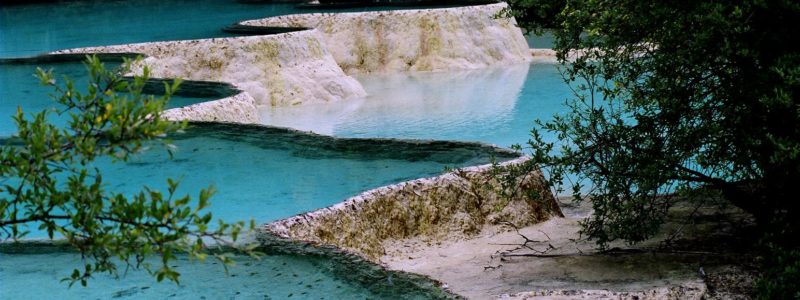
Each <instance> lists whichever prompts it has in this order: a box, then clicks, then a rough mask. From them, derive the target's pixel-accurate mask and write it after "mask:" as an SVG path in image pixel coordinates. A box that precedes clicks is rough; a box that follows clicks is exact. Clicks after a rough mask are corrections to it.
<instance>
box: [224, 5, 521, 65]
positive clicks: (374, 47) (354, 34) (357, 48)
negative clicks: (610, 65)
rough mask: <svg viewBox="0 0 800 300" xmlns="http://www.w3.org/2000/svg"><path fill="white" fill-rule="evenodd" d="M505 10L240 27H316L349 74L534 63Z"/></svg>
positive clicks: (309, 18)
mask: <svg viewBox="0 0 800 300" xmlns="http://www.w3.org/2000/svg"><path fill="white" fill-rule="evenodd" d="M505 7H507V4H505V3H497V4H489V5H478V6H466V7H454V8H441V9H423V10H395V11H374V12H359V13H336V14H330V13H313V14H296V15H287V16H279V17H271V18H265V19H259V20H249V21H243V22H240V24H241V25H247V26H275V27H310V28H316V29H317V30H319V31H320V32H321V33H322V36H323V38H324V40H325V43H326V44H327V45H328V51H330V52H331V54H333V58H334V59H336V62H337V63H339V65H340V66H341V67H342V69H344V70H345V72H347V73H348V74H354V73H370V72H386V71H407V70H408V71H443V70H458V69H477V68H484V67H488V66H496V65H504V64H513V63H520V62H528V61H530V58H531V54H530V50H529V49H528V44H527V42H526V41H525V38H524V37H523V35H522V32H521V30H520V28H519V27H518V26H517V23H516V21H515V20H514V19H513V18H505V17H498V13H499V12H500V11H501V10H502V9H503V8H505Z"/></svg>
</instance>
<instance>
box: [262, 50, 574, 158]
mask: <svg viewBox="0 0 800 300" xmlns="http://www.w3.org/2000/svg"><path fill="white" fill-rule="evenodd" d="M358 80H359V81H360V82H361V83H362V84H363V85H364V88H365V89H366V91H367V93H368V94H369V96H367V97H366V98H363V99H352V100H346V101H345V102H337V103H322V104H312V105H302V106H296V107H281V108H262V111H261V117H262V122H263V123H265V124H270V125H277V126H287V127H293V128H298V129H301V130H308V131H313V132H316V133H320V134H327V135H335V136H346V137H397V138H419V139H436V140H461V141H481V142H488V143H493V144H497V145H500V146H504V147H507V146H510V145H512V144H519V143H524V142H525V141H527V139H528V137H529V135H528V133H529V131H530V129H531V128H532V127H533V125H534V123H533V120H535V119H537V118H539V119H549V118H550V117H551V116H552V115H553V114H554V113H558V112H561V111H563V103H564V100H565V99H566V98H567V97H569V96H570V95H571V91H570V90H569V88H568V87H567V85H566V84H564V82H563V81H562V79H561V74H560V73H559V72H558V69H557V67H556V66H555V65H548V64H544V65H543V64H522V65H516V66H509V67H498V68H492V69H481V70H469V71H455V72H434V73H406V74H380V75H362V76H360V77H358Z"/></svg>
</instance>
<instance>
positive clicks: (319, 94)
mask: <svg viewBox="0 0 800 300" xmlns="http://www.w3.org/2000/svg"><path fill="white" fill-rule="evenodd" d="M121 52H132V53H141V54H144V55H146V56H147V58H146V59H144V60H143V61H142V62H141V63H139V64H136V65H135V66H134V70H133V73H135V74H141V72H142V67H143V66H145V65H146V66H148V67H149V68H150V71H151V77H154V78H175V77H179V78H183V79H188V80H203V81H221V82H229V83H233V84H235V85H237V86H238V87H240V88H241V89H243V90H244V91H246V92H248V93H249V94H250V95H251V96H252V97H253V99H255V100H256V103H257V104H258V105H272V106H282V105H296V104H302V103H320V102H331V101H340V100H343V99H346V98H349V97H360V96H364V95H365V92H364V89H363V88H362V87H361V84H359V83H358V81H356V80H355V79H353V78H352V77H350V76H347V75H346V74H344V72H342V69H341V68H339V66H338V65H337V64H336V62H335V61H334V60H333V57H331V55H330V54H329V53H328V51H327V50H326V47H325V46H324V44H323V42H321V39H320V35H319V33H318V32H317V31H316V30H306V31H300V32H292V33H284V34H276V35H266V36H249V37H231V38H217V39H202V40H186V41H168V42H153V43H141V44H128V45H118V46H105V47H89V48H78V49H70V50H62V51H58V52H55V53H121Z"/></svg>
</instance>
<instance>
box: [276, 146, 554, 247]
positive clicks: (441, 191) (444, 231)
mask: <svg viewBox="0 0 800 300" xmlns="http://www.w3.org/2000/svg"><path fill="white" fill-rule="evenodd" d="M528 159H530V157H520V158H517V159H513V160H510V161H507V162H504V163H502V164H501V165H513V164H520V163H524V162H525V161H526V160H528ZM494 167H495V165H493V164H486V165H480V166H474V167H468V168H463V169H460V170H457V171H454V172H450V173H447V174H444V175H441V176H437V177H432V178H421V179H416V180H411V181H406V182H402V183H398V184H394V185H389V186H384V187H380V188H377V189H373V190H370V191H367V192H364V193H362V194H360V195H357V196H355V197H352V198H349V199H347V200H345V201H343V202H340V203H337V204H335V205H332V206H329V207H326V208H322V209H319V210H316V211H312V212H308V213H304V214H299V215H296V216H294V217H290V218H286V219H283V220H278V221H275V222H272V223H269V224H266V225H265V226H264V227H263V230H264V233H265V234H264V235H262V236H261V237H262V238H265V239H269V238H270V236H277V237H280V238H287V239H292V240H301V241H305V242H310V243H313V244H322V245H333V246H336V247H338V248H340V249H344V250H346V251H349V252H350V253H353V254H357V255H359V256H362V257H364V258H366V259H368V260H371V261H373V262H378V258H379V257H380V256H381V255H383V254H384V253H385V243H391V241H393V240H399V239H406V238H414V237H416V238H422V239H426V240H431V241H436V240H443V239H452V238H456V239H460V238H468V237H470V236H472V235H473V234H475V232H479V231H481V230H482V229H483V228H484V227H485V226H486V225H487V224H497V223H500V222H511V223H512V224H517V225H520V226H525V225H528V224H533V223H538V222H541V221H544V220H547V219H548V218H550V217H552V216H562V215H561V212H560V210H559V209H558V206H557V204H556V200H555V198H554V197H553V196H552V194H551V193H550V191H549V190H548V189H547V188H546V187H544V185H543V183H544V177H543V175H542V173H541V172H535V173H533V174H531V175H530V176H524V177H521V178H520V180H519V181H518V184H519V186H524V187H525V188H526V189H528V188H529V189H530V190H532V191H536V193H537V194H538V195H539V197H540V199H539V200H537V201H533V200H532V199H531V198H528V195H527V194H525V193H520V194H518V195H516V196H510V197H508V198H502V197H499V196H498V195H497V194H496V189H497V188H499V185H498V184H497V183H496V182H494V181H493V179H492V175H491V173H492V171H493V170H494V169H493V168H494ZM487 185H488V186H491V188H487ZM498 208H502V209H498Z"/></svg>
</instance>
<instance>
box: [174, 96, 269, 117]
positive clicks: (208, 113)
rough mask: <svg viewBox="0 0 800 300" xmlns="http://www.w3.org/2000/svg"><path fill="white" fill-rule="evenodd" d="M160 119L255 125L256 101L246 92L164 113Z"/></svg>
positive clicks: (256, 115)
mask: <svg viewBox="0 0 800 300" xmlns="http://www.w3.org/2000/svg"><path fill="white" fill-rule="evenodd" d="M161 117H162V118H164V119H166V120H171V121H183V120H192V121H203V122H228V123H244V124H248V123H257V122H258V120H259V117H258V108H257V106H256V100H255V99H253V97H251V96H250V94H248V93H246V92H240V93H238V94H236V95H233V96H230V97H225V98H222V99H219V100H214V101H208V102H203V103H197V104H193V105H189V106H185V107H179V108H173V109H168V110H166V111H164V113H163V114H162V115H161Z"/></svg>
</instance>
